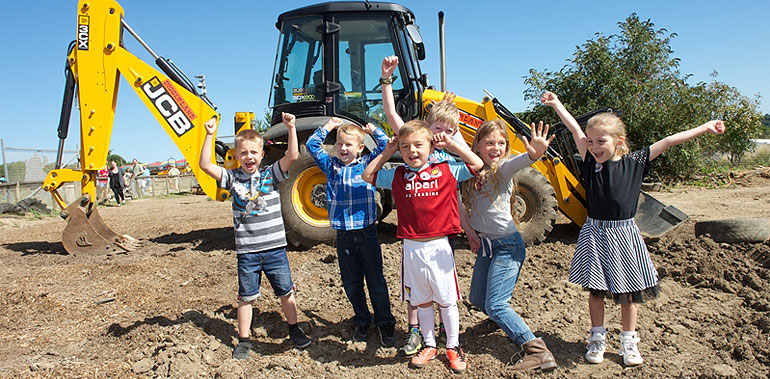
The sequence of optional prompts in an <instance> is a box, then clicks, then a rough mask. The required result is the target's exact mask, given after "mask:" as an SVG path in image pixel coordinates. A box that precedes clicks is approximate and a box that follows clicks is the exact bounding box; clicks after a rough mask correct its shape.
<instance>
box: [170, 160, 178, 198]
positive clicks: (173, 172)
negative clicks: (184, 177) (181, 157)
mask: <svg viewBox="0 0 770 379" xmlns="http://www.w3.org/2000/svg"><path fill="white" fill-rule="evenodd" d="M179 174H180V172H179V169H178V168H176V166H171V168H170V169H169V170H168V176H169V177H170V178H174V191H175V192H176V191H179Z"/></svg>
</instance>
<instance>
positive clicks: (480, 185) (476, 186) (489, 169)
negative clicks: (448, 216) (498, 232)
mask: <svg viewBox="0 0 770 379" xmlns="http://www.w3.org/2000/svg"><path fill="white" fill-rule="evenodd" d="M495 132H496V133H500V135H502V136H503V138H505V152H504V153H503V156H501V157H500V159H499V160H498V161H497V162H493V163H492V165H491V166H487V165H486V163H485V164H484V167H482V168H481V170H480V171H479V173H478V175H476V176H474V177H473V178H472V179H470V180H466V181H464V182H463V183H462V185H461V186H460V191H461V193H462V196H463V205H464V206H465V211H466V212H468V214H470V212H471V210H472V209H473V198H474V196H471V194H472V193H473V192H481V191H482V190H483V189H484V187H485V186H484V184H485V183H486V182H489V183H490V184H491V186H488V187H487V188H488V191H491V193H485V195H487V196H488V197H489V198H491V199H493V200H492V204H495V203H497V198H498V197H499V196H500V191H498V188H497V187H498V185H499V184H500V183H499V180H498V179H497V175H496V174H497V168H498V167H497V164H498V163H499V162H502V161H504V160H505V159H507V158H508V157H510V155H511V141H510V140H509V138H508V128H507V127H506V124H505V122H503V121H502V120H498V119H495V120H489V121H486V122H484V123H483V124H481V126H480V127H479V128H478V129H477V130H476V136H474V137H473V144H472V145H471V150H473V152H474V153H476V154H479V142H480V141H481V140H482V139H483V138H484V137H486V136H488V135H490V134H492V133H495ZM515 188H516V183H515V182H514V192H515ZM485 192H486V191H485ZM514 221H515V222H516V223H517V224H518V219H517V217H516V216H515V214H514Z"/></svg>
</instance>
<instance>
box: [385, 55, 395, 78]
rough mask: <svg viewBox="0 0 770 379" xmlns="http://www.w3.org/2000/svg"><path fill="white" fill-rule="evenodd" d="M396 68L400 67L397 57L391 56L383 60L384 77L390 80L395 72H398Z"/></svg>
mask: <svg viewBox="0 0 770 379" xmlns="http://www.w3.org/2000/svg"><path fill="white" fill-rule="evenodd" d="M396 67H398V57H397V56H395V55H391V56H389V57H385V59H383V60H382V77H383V78H389V77H391V76H393V72H395V71H396Z"/></svg>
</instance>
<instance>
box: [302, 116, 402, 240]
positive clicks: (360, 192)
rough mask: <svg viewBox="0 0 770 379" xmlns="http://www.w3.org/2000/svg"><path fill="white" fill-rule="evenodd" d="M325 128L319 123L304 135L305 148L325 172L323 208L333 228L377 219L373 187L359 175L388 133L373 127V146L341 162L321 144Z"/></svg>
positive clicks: (347, 227) (360, 226)
mask: <svg viewBox="0 0 770 379" xmlns="http://www.w3.org/2000/svg"><path fill="white" fill-rule="evenodd" d="M328 135H329V132H328V131H327V130H326V129H324V128H323V127H321V128H318V130H316V131H315V133H313V135H311V136H310V138H308V139H307V143H306V144H305V146H307V151H308V153H310V155H311V156H312V157H313V159H314V160H315V162H316V164H318V168H320V169H321V171H323V172H324V174H326V209H327V210H328V211H329V221H330V222H331V226H332V228H334V229H338V230H356V229H363V228H365V227H367V226H369V225H371V224H372V223H374V222H375V221H377V205H376V203H375V201H374V193H375V188H374V186H372V185H371V184H369V183H367V182H365V181H364V180H363V179H362V178H361V174H362V173H363V172H364V168H366V165H368V164H369V162H371V161H372V159H374V158H375V157H376V156H378V155H380V153H382V151H383V150H384V149H385V145H386V144H387V143H388V136H387V135H385V133H384V132H383V131H382V130H380V129H379V128H375V130H374V134H373V137H374V140H375V141H376V142H377V147H376V148H375V149H374V150H373V151H372V152H371V153H370V154H366V155H364V156H362V157H359V158H357V159H355V160H354V161H353V162H350V163H349V164H347V165H346V164H344V163H342V161H340V159H339V158H337V157H331V156H329V154H328V153H327V152H326V150H324V149H323V148H322V147H321V145H322V144H323V141H324V140H325V139H326V136H328Z"/></svg>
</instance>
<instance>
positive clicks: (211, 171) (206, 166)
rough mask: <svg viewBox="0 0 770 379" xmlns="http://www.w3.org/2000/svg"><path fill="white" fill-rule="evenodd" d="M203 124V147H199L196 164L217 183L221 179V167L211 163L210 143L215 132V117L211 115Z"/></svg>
mask: <svg viewBox="0 0 770 379" xmlns="http://www.w3.org/2000/svg"><path fill="white" fill-rule="evenodd" d="M203 126H204V127H205V128H206V137H205V138H204V139H203V147H201V157H200V161H199V162H198V165H199V166H200V168H201V170H203V172H205V173H206V174H208V175H209V176H211V177H212V178H214V180H216V181H217V183H219V181H220V180H221V179H222V167H219V166H217V165H216V164H214V163H211V144H212V141H213V140H214V134H215V133H216V132H217V118H216V117H212V118H211V119H210V120H208V121H206V123H205V124H203Z"/></svg>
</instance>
